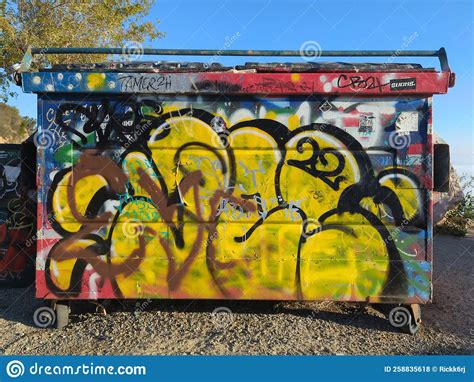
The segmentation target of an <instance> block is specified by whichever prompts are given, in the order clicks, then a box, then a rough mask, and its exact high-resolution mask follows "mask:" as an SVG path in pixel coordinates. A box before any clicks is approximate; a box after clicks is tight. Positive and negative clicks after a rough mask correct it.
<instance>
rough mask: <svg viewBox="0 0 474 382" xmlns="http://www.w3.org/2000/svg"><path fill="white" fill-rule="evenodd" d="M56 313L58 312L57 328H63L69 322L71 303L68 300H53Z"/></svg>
mask: <svg viewBox="0 0 474 382" xmlns="http://www.w3.org/2000/svg"><path fill="white" fill-rule="evenodd" d="M53 309H54V313H55V314H56V329H62V328H64V327H65V326H67V324H69V312H70V308H69V303H68V302H67V301H55V302H53Z"/></svg>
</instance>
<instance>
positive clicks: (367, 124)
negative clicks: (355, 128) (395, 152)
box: [359, 114, 375, 135]
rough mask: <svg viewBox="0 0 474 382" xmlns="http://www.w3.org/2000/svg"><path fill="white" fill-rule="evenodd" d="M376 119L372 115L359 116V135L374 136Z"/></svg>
mask: <svg viewBox="0 0 474 382" xmlns="http://www.w3.org/2000/svg"><path fill="white" fill-rule="evenodd" d="M374 118H375V117H374V116H373V115H371V114H361V115H360V116H359V133H360V134H361V135H372V133H373V131H374Z"/></svg>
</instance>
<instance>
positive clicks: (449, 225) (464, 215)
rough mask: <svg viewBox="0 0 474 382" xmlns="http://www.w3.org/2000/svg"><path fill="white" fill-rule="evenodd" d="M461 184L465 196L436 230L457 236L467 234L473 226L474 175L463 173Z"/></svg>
mask: <svg viewBox="0 0 474 382" xmlns="http://www.w3.org/2000/svg"><path fill="white" fill-rule="evenodd" d="M459 181H460V184H461V187H462V189H463V193H464V196H463V198H462V199H461V201H460V202H459V203H458V204H457V205H456V207H454V208H453V209H452V210H449V211H448V212H447V213H446V215H445V216H444V219H443V220H441V222H439V224H438V225H437V226H436V232H438V233H445V234H449V235H455V236H465V235H466V234H467V232H468V231H469V229H470V228H471V227H472V220H473V219H474V177H473V176H468V175H463V176H462V177H461V178H460V180H459Z"/></svg>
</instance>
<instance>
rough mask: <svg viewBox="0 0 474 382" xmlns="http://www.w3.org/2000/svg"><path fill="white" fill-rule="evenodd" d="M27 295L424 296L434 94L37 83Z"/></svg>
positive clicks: (427, 282)
mask: <svg viewBox="0 0 474 382" xmlns="http://www.w3.org/2000/svg"><path fill="white" fill-rule="evenodd" d="M38 115H39V121H40V124H39V125H40V127H39V128H40V130H39V134H38V143H39V145H38V150H39V151H38V164H39V166H38V191H39V214H38V235H39V237H38V257H37V296H38V297H42V298H80V299H97V298H148V297H149V298H211V299H222V298H228V299H279V300H294V299H301V300H344V301H372V302H377V301H403V302H406V301H413V302H426V301H429V300H430V298H431V263H430V261H431V253H430V251H431V245H430V240H431V232H430V231H431V225H430V220H431V215H430V207H429V206H430V199H431V197H430V194H431V189H432V168H431V162H432V160H431V158H432V142H431V131H430V129H431V117H430V116H431V100H430V98H423V97H421V98H420V97H413V96H412V97H401V98H400V99H397V98H354V97H347V96H339V97H317V96H312V97H310V98H307V97H301V96H287V97H253V96H226V97H219V96H212V95H208V96H175V97H170V96H165V95H130V94H126V95H108V96H101V95H100V94H97V95H89V96H88V97H87V99H86V100H83V97H80V95H77V94H76V95H74V94H68V95H67V96H66V95H65V94H49V95H48V96H47V97H44V98H43V97H41V96H40V100H39V111H38Z"/></svg>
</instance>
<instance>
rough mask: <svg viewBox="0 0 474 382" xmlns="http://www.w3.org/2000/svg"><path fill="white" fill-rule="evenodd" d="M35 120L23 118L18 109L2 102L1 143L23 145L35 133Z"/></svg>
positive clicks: (0, 113) (0, 115)
mask: <svg viewBox="0 0 474 382" xmlns="http://www.w3.org/2000/svg"><path fill="white" fill-rule="evenodd" d="M35 124H36V122H35V120H34V118H29V117H22V116H21V115H20V113H19V112H18V109H17V108H16V107H12V106H8V105H5V104H4V103H1V102H0V143H21V142H22V141H24V140H25V139H26V138H28V136H29V135H30V134H31V133H32V132H33V130H34V128H35Z"/></svg>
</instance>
